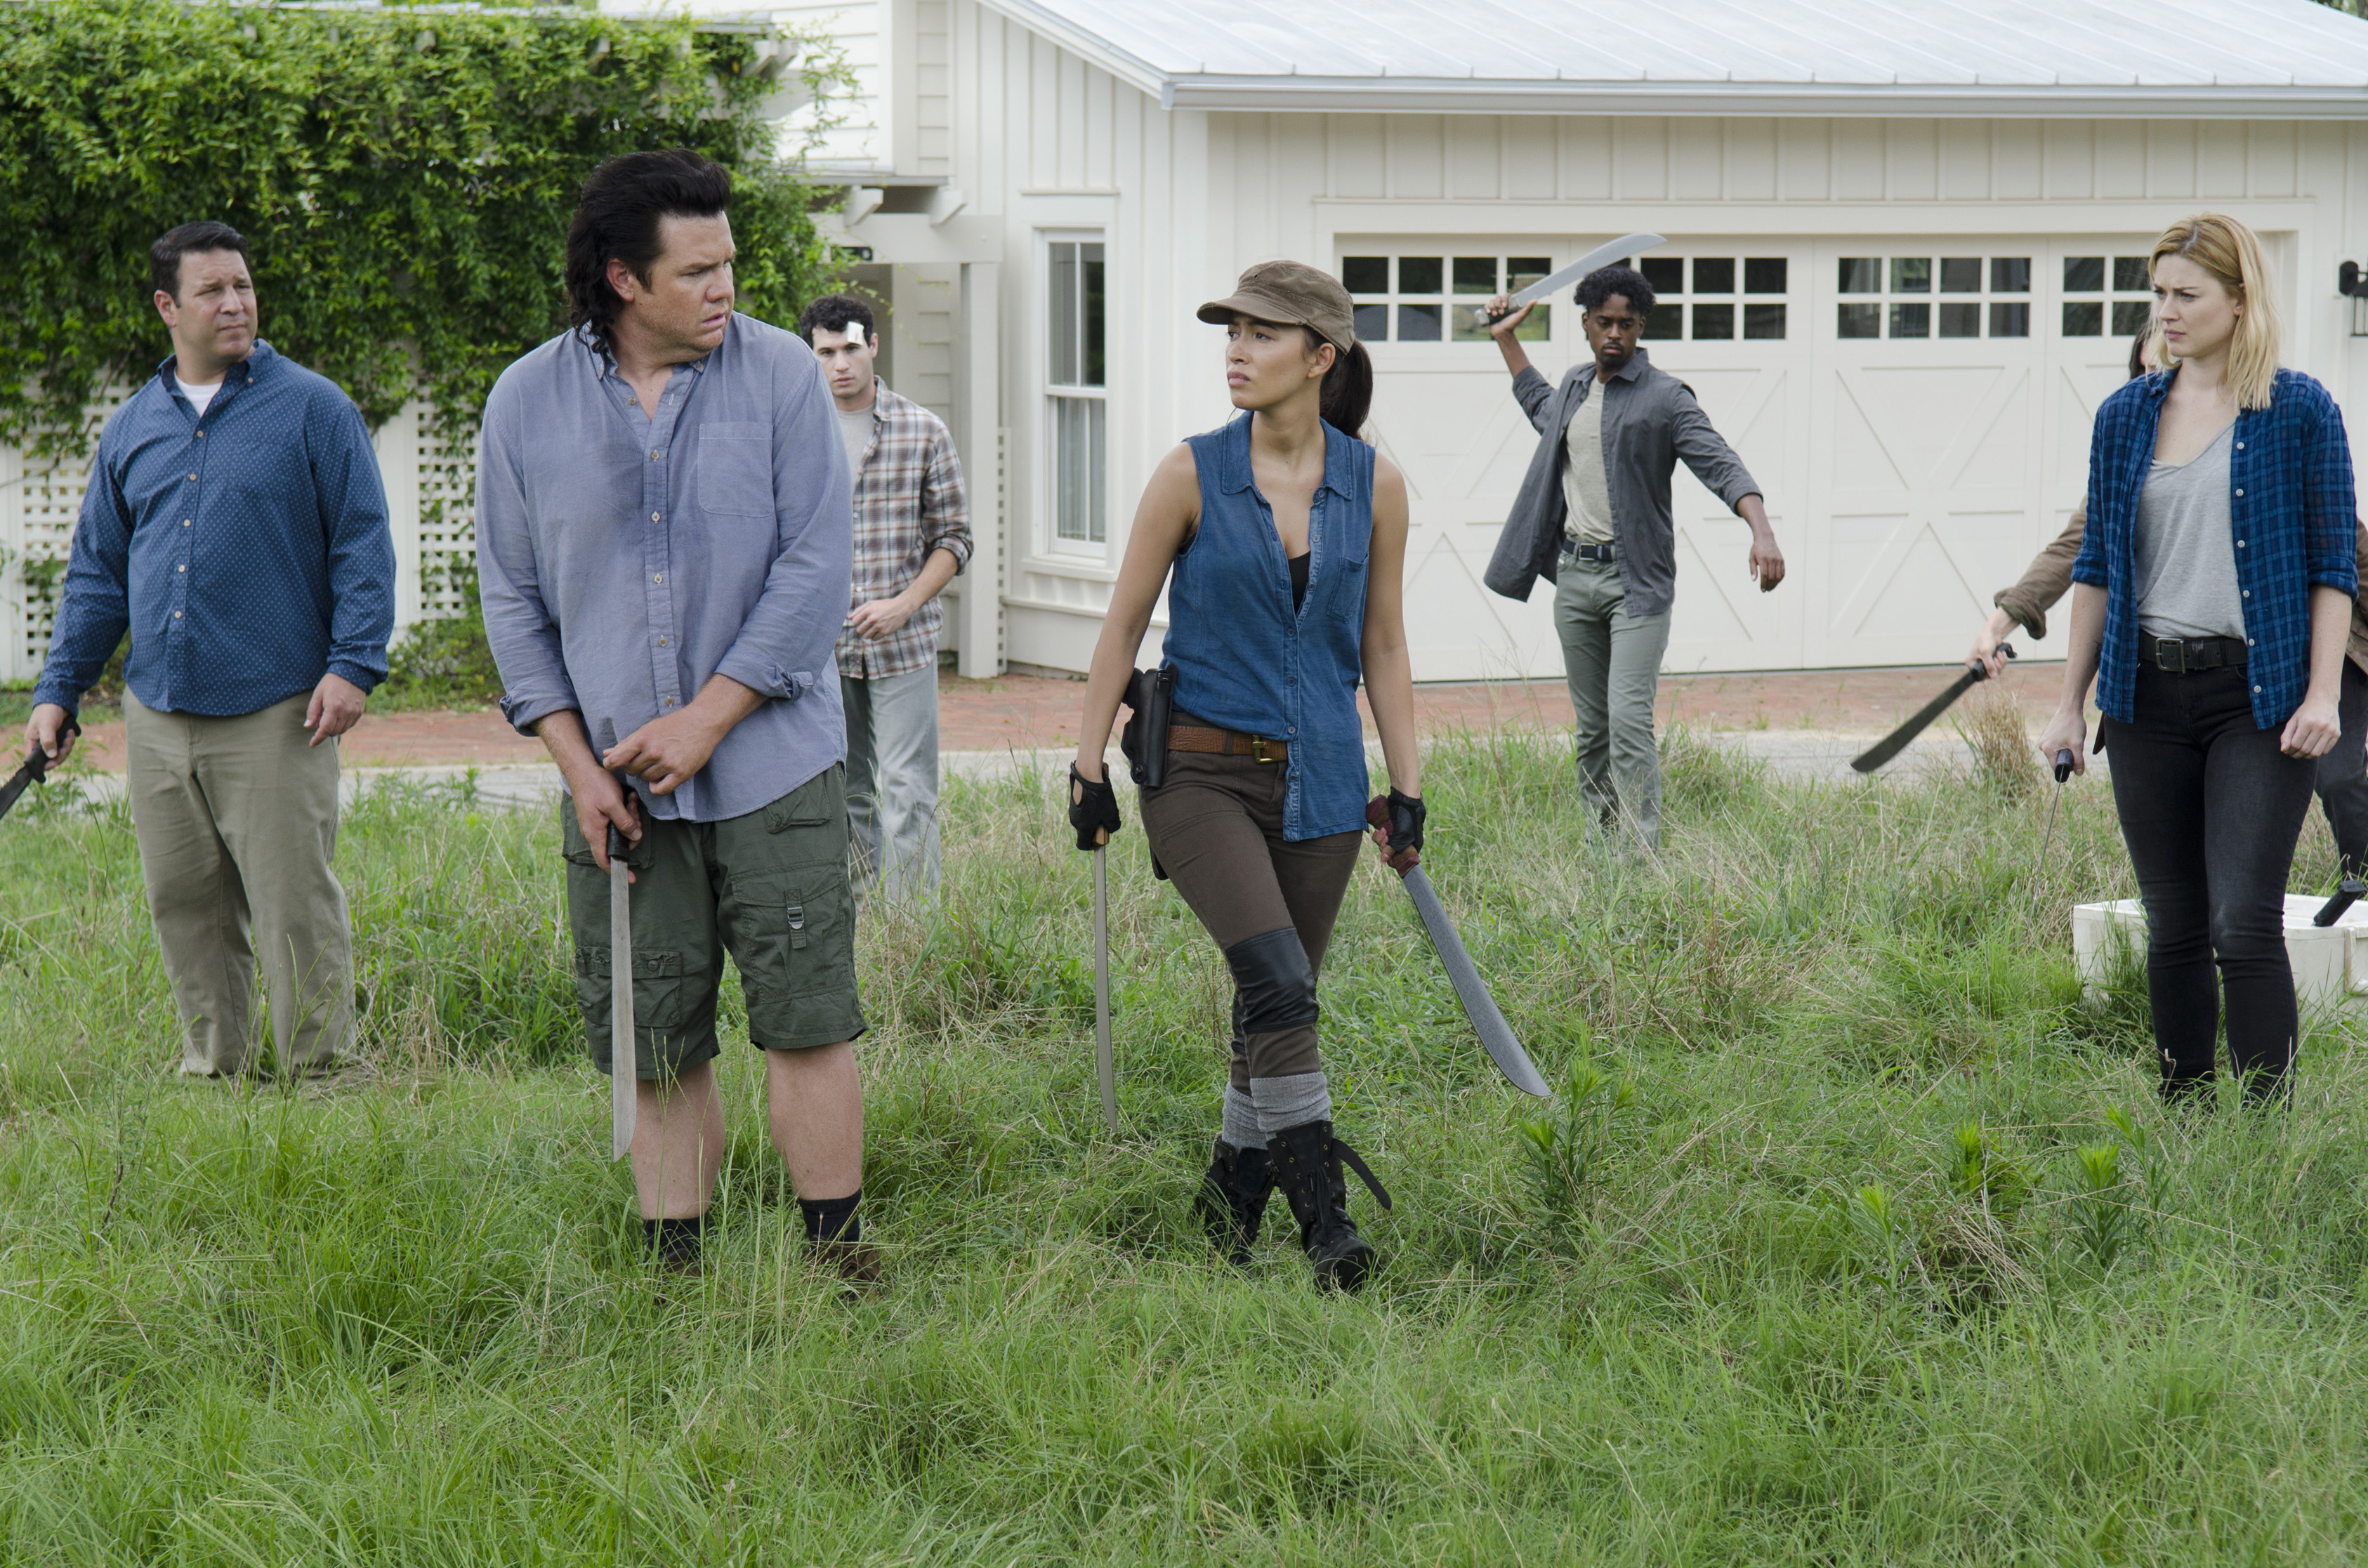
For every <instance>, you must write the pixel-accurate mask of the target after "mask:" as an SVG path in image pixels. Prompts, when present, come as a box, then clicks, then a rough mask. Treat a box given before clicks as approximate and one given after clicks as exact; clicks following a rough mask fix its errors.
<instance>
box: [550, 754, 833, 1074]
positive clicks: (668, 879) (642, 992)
mask: <svg viewBox="0 0 2368 1568" xmlns="http://www.w3.org/2000/svg"><path fill="white" fill-rule="evenodd" d="M559 820H560V823H561V824H562V825H561V829H560V831H561V833H562V834H563V835H564V839H565V847H564V854H565V856H566V858H567V924H568V926H569V928H570V929H571V930H572V931H573V932H574V934H575V999H576V1002H577V1004H578V1005H579V1006H581V1007H582V1008H583V1009H584V1028H585V1049H586V1052H587V1053H588V1054H589V1055H590V1056H591V1058H592V1064H593V1065H594V1066H596V1067H598V1068H599V1069H600V1071H601V1072H603V1073H606V1072H608V1071H609V973H610V971H609V878H608V875H607V873H605V872H603V871H602V870H601V869H600V868H599V867H598V865H596V864H595V863H594V862H593V859H592V848H591V846H589V845H588V844H586V843H585V841H584V831H583V829H582V828H580V827H578V826H577V825H576V822H575V801H573V800H571V799H569V798H567V797H565V796H563V797H561V799H560V802H559ZM625 864H626V865H627V866H629V867H631V868H632V872H633V875H634V878H635V881H634V882H633V884H632V901H633V904H632V907H633V1026H634V1027H633V1051H634V1056H635V1058H636V1060H635V1062H634V1071H635V1073H636V1074H637V1075H638V1076H640V1077H642V1078H643V1079H648V1080H653V1081H655V1080H657V1079H660V1078H671V1077H673V1076H674V1075H676V1074H678V1073H680V1072H682V1071H683V1069H685V1068H687V1067H692V1066H696V1065H697V1064H698V1063H700V1062H705V1061H707V1060H708V1059H709V1058H710V1057H712V1056H713V1055H715V1053H716V1051H717V1050H718V1049H719V1047H718V1044H717V1040H716V1034H715V1000H716V993H717V989H718V987H719V986H720V985H721V984H722V983H723V954H724V953H725V952H726V951H729V952H730V953H731V955H732V961H733V963H734V965H736V966H737V967H738V969H739V971H740V989H741V992H742V994H743V995H745V996H746V999H747V1003H748V1039H749V1040H750V1042H751V1043H752V1044H754V1045H757V1047H759V1048H761V1049H763V1050H766V1051H804V1050H808V1049H810V1048H812V1047H814V1046H817V1045H833V1044H836V1043H837V1042H838V1041H840V1040H853V1039H854V1038H855V1037H856V1036H857V1035H860V1034H861V1033H862V1032H863V1007H862V1004H861V1003H860V1001H859V1000H858V999H857V997H856V994H855V897H854V893H853V892H852V891H851V890H850V889H849V887H848V880H847V782H846V774H845V770H844V769H842V768H841V767H838V766H837V764H833V765H832V766H831V767H827V768H825V770H824V771H823V772H821V773H819V774H817V775H815V776H814V778H811V779H808V780H807V781H806V782H805V783H803V784H801V785H800V786H798V787H797V788H796V789H794V790H791V791H790V792H789V793H788V794H786V795H784V796H782V797H781V798H780V800H778V801H773V802H772V803H771V804H770V805H768V806H764V807H761V808H759V809H758V810H756V811H753V812H748V813H747V814H746V816H737V817H731V818H728V819H726V820H725V821H723V822H669V821H664V820H660V819H656V818H648V817H645V818H644V819H643V833H642V841H641V843H639V844H638V845H635V846H633V849H632V853H631V854H629V855H628V856H627V857H626V858H625ZM719 938H721V940H720V941H719Z"/></svg>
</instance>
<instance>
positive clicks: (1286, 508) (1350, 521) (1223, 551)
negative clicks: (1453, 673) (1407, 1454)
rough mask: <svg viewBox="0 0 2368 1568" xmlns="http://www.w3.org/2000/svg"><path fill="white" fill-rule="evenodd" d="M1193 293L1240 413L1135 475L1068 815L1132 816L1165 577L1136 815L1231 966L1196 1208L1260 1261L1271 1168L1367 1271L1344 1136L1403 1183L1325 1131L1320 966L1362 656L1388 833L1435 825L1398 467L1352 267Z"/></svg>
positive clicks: (1272, 276)
mask: <svg viewBox="0 0 2368 1568" xmlns="http://www.w3.org/2000/svg"><path fill="white" fill-rule="evenodd" d="M1199 314H1200V318H1201V320H1202V321H1204V322H1210V323H1212V324H1217V325H1221V326H1224V328H1225V329H1226V335H1225V342H1226V347H1225V383H1226V386H1227V388H1228V390H1229V391H1230V392H1231V393H1232V396H1233V402H1234V406H1235V408H1237V409H1240V410H1243V411H1244V412H1243V413H1242V414H1241V415H1239V416H1238V417H1236V418H1235V419H1233V420H1231V421H1229V422H1228V423H1226V424H1225V425H1224V426H1222V427H1220V428H1218V429H1215V430H1212V431H1209V432H1208V433H1206V434H1205V435H1200V436H1195V437H1191V438H1190V440H1188V441H1186V442H1185V443H1184V444H1183V445H1181V446H1179V447H1178V448H1176V449H1174V450H1173V451H1171V452H1169V453H1168V454H1167V457H1165V458H1164V459H1162V460H1160V463H1159V466H1158V468H1157V469H1156V471H1155V472H1153V474H1152V478H1151V483H1149V484H1148V485H1146V486H1145V487H1144V494H1143V500H1142V504H1141V505H1140V506H1139V507H1138V508H1137V510H1136V512H1135V518H1134V527H1133V531H1132V532H1131V533H1129V535H1128V536H1127V543H1126V556H1125V560H1124V561H1123V562H1121V565H1120V568H1119V576H1118V582H1117V585H1116V586H1115V587H1114V588H1113V590H1112V592H1111V594H1110V610H1109V614H1108V615H1107V616H1106V617H1105V619H1103V621H1102V634H1101V641H1100V642H1099V643H1098V644H1097V645H1096V647H1095V649H1094V661H1093V671H1092V674H1091V675H1090V676H1088V677H1087V685H1086V710H1085V719H1084V722H1083V724H1082V725H1081V727H1080V728H1079V730H1078V746H1077V757H1076V764H1075V765H1074V766H1073V767H1071V769H1070V774H1069V778H1070V800H1071V805H1070V810H1069V819H1070V822H1071V823H1072V824H1074V825H1075V826H1076V829H1077V846H1078V847H1079V848H1080V849H1091V848H1093V847H1095V846H1097V845H1098V844H1100V843H1104V842H1107V841H1108V839H1109V837H1110V834H1111V833H1112V832H1114V831H1115V830H1116V829H1117V828H1118V826H1119V812H1118V800H1117V796H1116V795H1115V794H1114V793H1113V791H1112V790H1111V789H1110V781H1109V780H1108V779H1107V778H1105V777H1104V776H1103V771H1102V753H1103V748H1104V747H1105V746H1106V745H1107V744H1109V739H1110V725H1111V723H1112V722H1114V721H1115V719H1116V718H1117V715H1118V707H1119V703H1120V701H1121V699H1122V698H1123V696H1124V695H1125V692H1126V688H1127V682H1128V680H1129V677H1130V676H1131V675H1132V674H1133V665H1134V658H1135V652H1136V650H1137V648H1138V647H1139V646H1140V645H1141V643H1142V642H1143V634H1144V631H1145V629H1146V628H1148V627H1149V625H1150V623H1151V611H1152V607H1153V605H1154V604H1155V603H1156V602H1157V600H1158V598H1159V591H1160V586H1161V585H1162V584H1163V583H1166V584H1167V585H1168V591H1167V605H1168V627H1167V646H1166V656H1165V659H1164V664H1163V667H1164V668H1165V669H1167V670H1172V671H1173V672H1174V680H1175V689H1174V705H1175V712H1174V721H1173V728H1172V729H1171V731H1170V733H1169V737H1168V743H1167V745H1168V756H1167V778H1166V781H1165V782H1164V783H1163V784H1162V785H1161V786H1160V787H1158V788H1156V789H1146V790H1143V791H1142V794H1141V800H1142V810H1143V822H1144V832H1145V833H1146V834H1147V835H1149V838H1150V841H1151V848H1152V853H1153V856H1154V858H1155V859H1156V863H1157V865H1158V866H1159V867H1160V868H1161V869H1164V871H1165V872H1166V874H1167V877H1168V878H1169V879H1170V880H1171V881H1174V882H1175V884H1176V889H1177V891H1178V892H1180V893H1181V894H1183V896H1184V901H1185V902H1186V903H1189V904H1190V905H1191V908H1192V913H1193V914H1194V915H1198V916H1199V917H1200V920H1201V925H1203V926H1206V927H1207V928H1208V931H1209V935H1210V936H1211V937H1213V938H1215V940H1216V942H1217V945H1218V946H1219V947H1220V948H1221V949H1224V955H1225V962H1226V964H1227V966H1228V967H1229V968H1230V969H1231V970H1232V971H1233V976H1234V1037H1233V1063H1232V1076H1231V1081H1230V1082H1229V1083H1228V1085H1226V1088H1225V1100H1224V1123H1223V1127H1222V1130H1221V1131H1220V1132H1219V1133H1218V1136H1217V1142H1216V1151H1215V1155H1214V1158H1213V1159H1212V1161H1211V1162H1210V1165H1209V1170H1208V1173H1207V1175H1206V1176H1204V1177H1203V1179H1202V1183H1201V1193H1200V1199H1199V1209H1200V1212H1201V1218H1202V1220H1203V1221H1204V1222H1205V1223H1206V1224H1207V1225H1208V1228H1209V1233H1210V1239H1211V1241H1212V1243H1214V1244H1216V1245H1217V1246H1218V1248H1219V1249H1220V1250H1222V1251H1223V1252H1224V1253H1225V1254H1226V1255H1227V1256H1229V1257H1231V1258H1232V1259H1233V1261H1234V1262H1235V1263H1236V1264H1247V1262H1248V1261H1249V1258H1250V1247H1251V1245H1252V1244H1253V1243H1255V1242H1256V1240H1257V1239H1258V1224H1259V1221H1260V1220H1261V1218H1262V1217H1263V1216H1264V1214H1265V1211H1266V1203H1267V1199H1268V1196H1269V1194H1270V1193H1271V1192H1272V1191H1273V1190H1274V1188H1275V1187H1277V1186H1280V1187H1281V1188H1282V1190H1283V1195H1284V1197H1285V1198H1286V1199H1288V1200H1289V1202H1290V1205H1291V1211H1292V1215H1293V1216H1294V1217H1295V1218H1296V1219H1297V1220H1298V1221H1299V1230H1300V1244H1301V1246H1302V1247H1303V1248H1304V1250H1305V1251H1306V1254H1307V1256H1308V1259H1309V1261H1310V1262H1311V1263H1312V1264H1314V1266H1315V1277H1316V1280H1317V1283H1318V1284H1319V1285H1324V1286H1337V1287H1341V1288H1346V1289H1353V1288H1355V1287H1356V1286H1357V1285H1359V1284H1360V1283H1361V1282H1362V1281H1363V1280H1364V1278H1365V1277H1366V1276H1367V1275H1368V1274H1369V1273H1371V1272H1372V1267H1373V1265H1374V1261H1375V1256H1374V1252H1373V1248H1372V1243H1370V1242H1368V1241H1366V1240H1365V1239H1364V1238H1363V1237H1362V1236H1360V1235H1359V1234H1358V1233H1357V1226H1356V1222H1355V1221H1353V1220H1352V1219H1351V1218H1350V1217H1349V1203H1348V1187H1347V1182H1346V1180H1345V1178H1344V1177H1343V1176H1342V1174H1341V1165H1342V1163H1343V1161H1344V1159H1345V1160H1346V1162H1347V1163H1348V1164H1349V1165H1351V1166H1353V1167H1354V1168H1355V1169H1356V1170H1357V1172H1358V1174H1359V1175H1360V1176H1362V1177H1363V1178H1364V1180H1365V1181H1366V1183H1367V1184H1368V1185H1369V1186H1371V1187H1372V1188H1373V1193H1374V1196H1375V1197H1376V1198H1379V1199H1381V1200H1382V1202H1383V1206H1384V1207H1386V1206H1387V1205H1388V1202H1389V1199H1388V1198H1387V1196H1386V1195H1385V1194H1384V1193H1383V1191H1382V1189H1381V1187H1380V1186H1379V1184H1378V1183H1375V1182H1374V1181H1373V1179H1372V1176H1371V1175H1370V1174H1369V1173H1367V1172H1366V1171H1365V1169H1364V1163H1363V1161H1361V1160H1360V1159H1359V1158H1358V1157H1357V1155H1356V1153H1355V1152H1354V1151H1353V1150H1351V1149H1349V1147H1348V1145H1346V1144H1345V1143H1343V1142H1341V1141H1340V1140H1339V1139H1338V1138H1337V1137H1335V1136H1334V1135H1333V1131H1332V1098H1331V1093H1330V1088H1329V1085H1328V1082H1327V1080H1326V1075H1325V1072H1324V1063H1323V1058H1322V1055H1321V1053H1320V1051H1319V1050H1318V1045H1317V1028H1316V1024H1317V1008H1316V1001H1315V975H1316V971H1317V969H1318V968H1319V967H1320V966H1321V965H1322V963H1323V961H1324V949H1325V946H1326V943H1327V942H1328V941H1329V940H1330V938H1331V935H1332V926H1333V922H1334V920H1335V919H1336V918H1337V917H1338V915H1339V912H1340V900H1341V898H1342V896H1343V895H1344V894H1345V893H1346V892H1348V887H1349V875H1350V873H1351V872H1352V871H1354V870H1355V869H1356V859H1357V846H1358V842H1359V835H1360V833H1361V832H1362V831H1363V828H1364V825H1365V801H1366V791H1367V789H1368V780H1367V778H1366V772H1365V744H1364V732H1363V728H1362V726H1361V724H1360V722H1359V720H1358V716H1357V684H1358V681H1359V679H1360V677H1361V678H1362V680H1363V682H1364V685H1365V688H1366V692H1367V695H1368V698H1369V699H1370V701H1371V702H1372V710H1373V719H1374V722H1375V724H1376V725H1377V726H1378V727H1379V728H1380V730H1381V733H1382V752H1383V757H1384V759H1385V760H1386V762H1387V764H1388V767H1389V774H1390V780H1391V783H1392V786H1393V788H1392V789H1391V790H1390V792H1389V826H1388V827H1387V828H1386V829H1383V830H1377V831H1376V832H1375V833H1374V835H1373V837H1374V841H1375V842H1376V843H1377V844H1380V845H1382V846H1383V851H1384V853H1385V854H1401V855H1402V854H1404V853H1406V852H1407V851H1411V850H1414V849H1418V848H1420V847H1421V846H1422V838H1423V833H1422V829H1423V806H1422V798H1421V797H1422V774H1421V762H1420V759H1419V758H1418V757H1417V754H1416V749H1415V733H1414V678H1413V674H1412V671H1411V668H1410V666H1409V665H1408V664H1407V660H1406V627H1405V622H1404V619H1403V618H1402V616H1401V614H1400V584H1399V575H1400V568H1401V565H1402V563H1403V562H1404V561H1405V558H1406V483H1405V481H1404V480H1403V479H1402V478H1401V477H1400V475H1399V473H1398V472H1397V470H1396V469H1395V468H1394V467H1393V466H1391V465H1390V464H1389V463H1388V462H1387V461H1384V460H1383V459H1381V458H1380V457H1379V456H1378V455H1377V454H1376V453H1375V452H1374V450H1373V449H1372V447H1370V446H1368V445H1366V444H1365V443H1364V442H1363V441H1362V440H1360V439H1359V438H1358V437H1359V432H1360V431H1361V430H1362V428H1363V426H1364V423H1365V415H1366V412H1367V410H1368V409H1369V408H1370V407H1371V405H1372V390H1373V372H1372V361H1371V360H1370V359H1369V358H1367V357H1366V354H1365V351H1364V349H1363V348H1362V347H1359V346H1358V343H1357V337H1356V331H1355V328H1354V325H1353V321H1354V316H1353V312H1352V311H1351V308H1350V305H1349V294H1348V290H1345V289H1343V288H1342V287H1341V286H1340V283H1339V281H1338V279H1337V278H1333V277H1332V276H1331V275H1330V274H1328V273H1326V272H1321V271H1318V270H1317V269H1316V268H1315V267H1307V266H1304V265H1302V264H1301V263H1298V262H1294V261H1277V262H1268V263H1265V264H1262V265H1260V266H1258V267H1252V268H1250V269H1249V270H1248V271H1247V272H1245V273H1243V274H1242V277H1241V281H1240V283H1239V285H1238V286H1237V287H1236V289H1235V292H1234V294H1233V296H1232V297H1231V298H1230V299H1225V300H1219V301H1212V303H1209V304H1206V305H1203V306H1201V309H1200V312H1199ZM1171 573H1172V577H1171Z"/></svg>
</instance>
